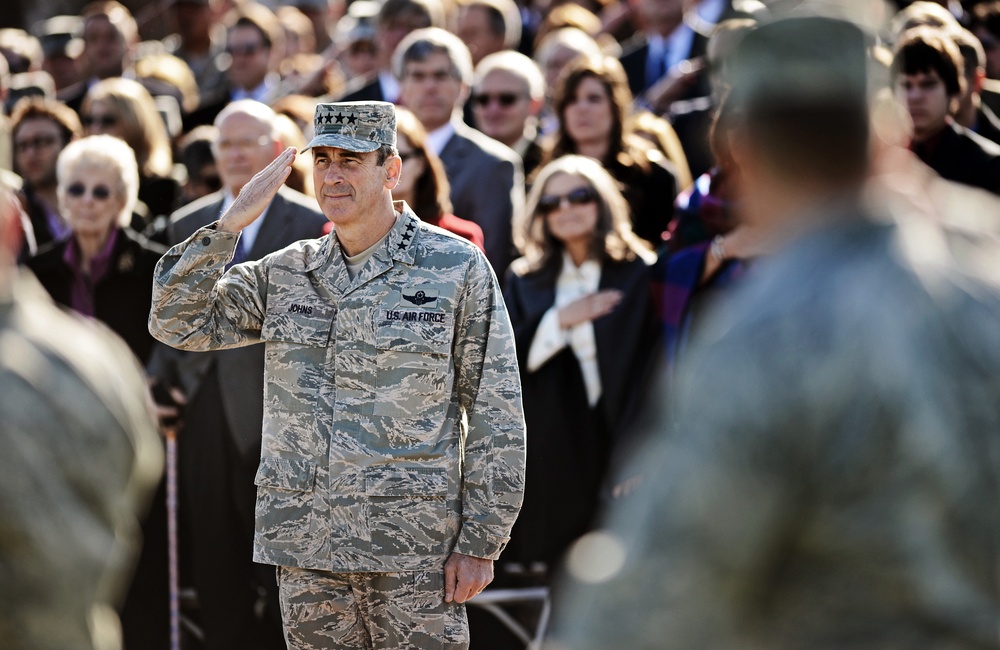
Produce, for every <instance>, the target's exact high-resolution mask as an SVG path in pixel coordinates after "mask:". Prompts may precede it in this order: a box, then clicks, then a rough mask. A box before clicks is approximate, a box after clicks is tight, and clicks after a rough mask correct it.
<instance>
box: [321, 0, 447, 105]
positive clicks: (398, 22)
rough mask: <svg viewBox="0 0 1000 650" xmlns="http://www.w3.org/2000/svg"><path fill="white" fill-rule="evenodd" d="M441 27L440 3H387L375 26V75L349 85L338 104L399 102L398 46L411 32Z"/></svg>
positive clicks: (432, 0)
mask: <svg viewBox="0 0 1000 650" xmlns="http://www.w3.org/2000/svg"><path fill="white" fill-rule="evenodd" d="M443 26H444V9H443V8H442V7H441V4H440V0H386V2H385V3H384V4H383V5H382V7H381V8H380V9H379V12H378V21H377V22H376V25H375V45H376V48H377V49H376V52H375V56H376V57H377V58H378V74H377V75H376V76H374V77H370V78H363V79H358V80H357V81H355V82H354V83H351V84H348V86H347V88H346V90H345V92H344V93H343V94H342V96H341V98H340V99H338V100H337V101H342V102H369V101H375V102H393V103H395V102H396V101H397V100H398V99H399V81H398V80H397V79H396V77H395V75H394V74H393V72H392V54H393V52H395V51H396V47H397V46H398V45H399V42H400V41H401V40H403V38H404V37H406V35H407V34H409V33H410V32H412V31H414V30H417V29H423V28H424V27H443Z"/></svg>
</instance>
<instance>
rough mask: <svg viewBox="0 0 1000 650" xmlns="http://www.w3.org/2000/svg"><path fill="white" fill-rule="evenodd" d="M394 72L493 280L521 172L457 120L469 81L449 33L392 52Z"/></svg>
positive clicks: (505, 250) (507, 241)
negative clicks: (481, 246)
mask: <svg viewBox="0 0 1000 650" xmlns="http://www.w3.org/2000/svg"><path fill="white" fill-rule="evenodd" d="M393 69H394V70H395V71H396V74H397V76H398V77H399V79H400V89H401V96H400V97H401V100H402V102H403V104H405V105H406V106H407V107H408V108H409V109H410V110H412V111H413V112H414V114H415V115H416V116H417V118H418V119H419V120H420V121H421V123H423V125H424V128H426V129H427V134H428V135H427V142H428V145H429V146H430V147H431V148H432V149H434V150H435V152H436V153H437V154H438V156H440V157H441V162H443V163H444V167H445V172H446V174H447V176H448V182H449V183H450V184H451V203H452V206H453V208H454V210H455V215H456V216H458V217H461V218H463V219H469V220H471V221H475V222H476V223H477V224H479V227H480V228H482V229H483V236H484V238H485V240H486V257H487V258H488V259H489V261H490V264H492V265H493V270H494V271H495V272H496V274H497V276H498V277H503V274H504V271H505V270H506V269H507V265H508V264H510V262H511V260H512V259H513V252H514V249H513V244H512V241H513V233H512V230H511V224H512V223H513V222H514V221H515V220H519V219H520V218H521V214H522V213H523V211H524V172H523V167H522V165H521V159H520V158H519V157H518V155H517V154H516V153H514V151H513V150H512V149H510V147H507V146H505V145H503V144H501V143H499V142H497V141H496V140H494V139H493V138H490V137H488V136H486V135H484V134H482V133H480V132H479V131H477V130H475V129H473V128H472V127H470V126H468V125H466V124H465V123H464V122H463V121H462V106H463V105H464V104H465V99H466V97H468V96H469V87H470V84H471V82H472V58H471V56H470V55H469V50H468V48H467V47H465V44H464V43H462V41H461V40H459V39H458V37H457V36H455V35H454V34H452V33H450V32H447V31H445V30H443V29H438V28H436V27H430V28H428V29H421V30H417V31H415V32H413V33H412V34H410V35H409V36H407V37H406V38H405V39H404V40H403V41H402V42H401V43H400V44H399V47H398V48H397V51H396V56H395V57H394V59H393Z"/></svg>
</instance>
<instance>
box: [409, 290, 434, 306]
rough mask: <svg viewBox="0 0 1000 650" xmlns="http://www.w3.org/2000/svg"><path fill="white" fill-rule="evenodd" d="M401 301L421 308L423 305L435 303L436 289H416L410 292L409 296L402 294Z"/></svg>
mask: <svg viewBox="0 0 1000 650" xmlns="http://www.w3.org/2000/svg"><path fill="white" fill-rule="evenodd" d="M402 296H403V300H405V301H406V302H409V303H412V304H414V305H417V306H418V307H422V306H423V305H427V304H430V303H432V302H435V301H436V300H437V299H438V290H437V289H418V290H416V291H412V290H411V292H410V293H409V294H406V293H403V294H402Z"/></svg>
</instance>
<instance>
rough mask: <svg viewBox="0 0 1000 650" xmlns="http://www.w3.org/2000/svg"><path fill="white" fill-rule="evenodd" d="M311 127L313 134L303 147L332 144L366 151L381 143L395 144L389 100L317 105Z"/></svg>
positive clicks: (393, 114)
mask: <svg viewBox="0 0 1000 650" xmlns="http://www.w3.org/2000/svg"><path fill="white" fill-rule="evenodd" d="M313 127H314V131H315V135H314V136H313V139H312V141H311V142H310V143H309V144H308V145H306V147H305V148H306V149H311V148H313V147H336V148H337V149H346V150H348V151H358V152H367V151H375V150H376V149H378V148H379V147H380V146H382V145H383V144H389V145H392V146H396V109H395V107H394V106H393V105H392V104H390V103H389V102H338V103H335V104H319V105H318V106H316V116H315V118H314V120H313ZM303 151H305V149H303Z"/></svg>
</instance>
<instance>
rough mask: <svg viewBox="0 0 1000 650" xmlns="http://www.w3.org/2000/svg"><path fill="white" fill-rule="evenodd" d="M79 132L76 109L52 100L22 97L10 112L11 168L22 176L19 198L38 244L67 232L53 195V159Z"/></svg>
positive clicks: (54, 191) (57, 201) (54, 160)
mask: <svg viewBox="0 0 1000 650" xmlns="http://www.w3.org/2000/svg"><path fill="white" fill-rule="evenodd" d="M81 132H82V127H81V126H80V119H79V118H78V117H77V115H76V113H75V112H73V110H72V109H70V108H69V107H67V106H66V105H65V104H63V103H62V102H58V101H54V100H48V99H42V98H31V99H25V100H22V101H21V102H18V104H17V105H16V106H15V109H14V113H13V115H11V134H12V136H13V144H14V171H16V172H17V173H18V174H20V175H21V178H22V180H23V185H22V187H21V192H22V197H23V202H24V206H25V210H26V212H27V213H28V216H29V217H30V219H31V226H32V228H33V229H34V232H35V242H36V243H37V244H38V245H39V246H42V245H44V244H47V243H48V242H50V241H52V240H54V239H60V238H63V237H65V236H67V235H69V226H68V225H67V224H66V221H65V219H63V217H62V216H61V215H60V214H59V200H58V199H57V197H56V161H57V160H58V159H59V153H60V152H61V151H62V150H63V148H65V146H66V145H67V144H69V143H70V142H71V141H72V140H75V139H76V138H78V137H79V136H80V134H81Z"/></svg>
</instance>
